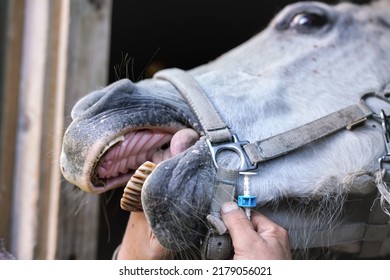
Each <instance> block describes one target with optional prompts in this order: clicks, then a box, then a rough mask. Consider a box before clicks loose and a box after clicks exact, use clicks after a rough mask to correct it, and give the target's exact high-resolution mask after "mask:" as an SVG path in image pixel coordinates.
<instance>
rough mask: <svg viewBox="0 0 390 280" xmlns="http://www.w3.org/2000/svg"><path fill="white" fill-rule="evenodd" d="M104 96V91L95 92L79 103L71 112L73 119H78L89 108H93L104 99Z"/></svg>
mask: <svg viewBox="0 0 390 280" xmlns="http://www.w3.org/2000/svg"><path fill="white" fill-rule="evenodd" d="M104 94H105V92H104V91H95V92H92V93H90V94H88V95H87V96H85V97H83V98H81V99H80V100H79V101H77V103H76V105H75V106H74V107H73V109H72V112H71V116H72V119H73V120H74V119H76V118H77V117H79V116H80V115H81V114H83V112H85V111H86V110H87V109H88V108H90V107H92V106H93V105H94V104H95V103H96V102H98V101H99V100H100V99H101V98H102V97H103V95H104Z"/></svg>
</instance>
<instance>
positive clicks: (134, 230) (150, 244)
mask: <svg viewBox="0 0 390 280" xmlns="http://www.w3.org/2000/svg"><path fill="white" fill-rule="evenodd" d="M173 256H174V252H173V251H169V250H168V249H166V248H164V247H163V246H162V245H161V244H160V242H158V240H157V239H156V237H155V236H154V235H153V233H152V230H151V229H150V226H149V224H148V222H147V220H146V217H145V214H144V213H143V212H131V214H130V218H129V221H128V223H127V227H126V231H125V235H124V236H123V240H122V244H121V247H120V249H119V252H118V255H117V259H118V260H162V259H172V258H173Z"/></svg>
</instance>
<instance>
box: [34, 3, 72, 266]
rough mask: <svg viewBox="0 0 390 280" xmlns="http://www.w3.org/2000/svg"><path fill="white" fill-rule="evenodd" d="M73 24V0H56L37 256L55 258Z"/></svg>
mask: <svg viewBox="0 0 390 280" xmlns="http://www.w3.org/2000/svg"><path fill="white" fill-rule="evenodd" d="M68 26H69V1H68V0H53V1H50V7H49V30H48V48H47V51H46V55H47V63H46V69H45V89H44V100H43V115H44V118H43V122H42V141H41V150H42V151H41V154H42V157H41V163H40V167H41V169H40V183H39V185H40V190H39V203H38V217H41V218H40V219H39V221H38V222H39V227H38V229H37V241H36V243H37V246H36V247H35V251H34V259H54V258H55V254H56V246H57V224H58V213H59V194H60V187H59V186H60V184H61V175H60V169H59V166H58V159H59V156H60V151H61V143H62V140H61V138H62V132H63V115H64V99H65V79H66V63H67V45H68Z"/></svg>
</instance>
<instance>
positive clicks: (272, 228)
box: [221, 202, 291, 260]
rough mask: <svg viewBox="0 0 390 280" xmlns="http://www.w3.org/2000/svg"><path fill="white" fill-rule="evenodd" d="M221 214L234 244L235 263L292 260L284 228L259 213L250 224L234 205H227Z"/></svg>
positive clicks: (255, 213) (253, 215) (254, 214)
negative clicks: (250, 260)
mask: <svg viewBox="0 0 390 280" xmlns="http://www.w3.org/2000/svg"><path fill="white" fill-rule="evenodd" d="M221 210H222V220H223V221H224V223H225V225H226V227H227V228H228V230H229V233H230V236H231V238H232V242H233V247H234V257H233V259H235V260H240V259H241V260H249V259H252V260H271V259H275V260H276V259H291V249H290V242H289V238H288V233H287V231H286V230H285V229H284V228H282V227H281V226H279V225H277V224H275V223H274V222H272V221H271V220H270V219H268V218H267V217H266V216H264V215H263V214H260V213H257V212H253V213H252V217H251V221H249V220H248V218H247V217H246V215H245V213H244V211H242V210H241V209H240V208H239V207H238V205H237V204H236V203H234V202H227V203H225V204H223V205H222V209H221Z"/></svg>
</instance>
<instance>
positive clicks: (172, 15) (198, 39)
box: [98, 0, 367, 259]
mask: <svg viewBox="0 0 390 280" xmlns="http://www.w3.org/2000/svg"><path fill="white" fill-rule="evenodd" d="M293 2H297V1H291V0H290V1H288V0H275V1H272V2H271V1H267V2H266V1H262V0H257V1H254V0H247V1H237V0H233V1H221V0H208V1H204V0H198V1H162V0H155V1H147V0H131V1H126V0H114V2H113V14H112V33H111V36H112V37H111V52H110V74H109V82H110V83H111V82H114V81H116V80H118V79H119V78H129V79H131V80H133V81H138V80H141V79H143V78H147V77H150V76H151V75H152V74H153V73H154V72H155V71H156V70H159V69H161V68H167V67H178V68H182V69H190V68H192V67H195V66H197V65H201V64H204V63H207V62H208V61H210V60H213V59H214V58H216V57H217V56H219V55H221V54H223V53H224V52H226V51H228V50H230V49H231V48H233V47H235V46H237V45H239V44H240V43H242V42H244V41H246V40H247V39H249V38H250V37H252V36H253V35H255V34H256V33H258V32H259V31H261V30H262V29H263V28H264V27H266V25H267V24H268V22H269V21H270V19H272V18H273V17H274V16H275V15H276V14H277V13H278V11H280V10H281V9H282V8H283V7H284V6H285V5H286V4H289V3H293ZM321 2H326V3H336V2H339V1H335V0H329V1H321ZM353 2H356V3H363V2H367V1H364V0H359V1H353ZM122 192H123V190H122V189H118V190H115V191H111V192H109V193H106V194H104V195H102V199H101V203H102V205H101V222H100V230H99V250H98V258H99V259H110V258H111V256H112V253H113V251H114V250H115V248H116V246H117V245H118V244H119V243H120V242H121V239H122V235H123V232H124V229H125V227H126V224H127V219H128V215H129V214H128V213H127V212H125V211H123V210H121V209H120V206H119V200H120V198H121V196H122Z"/></svg>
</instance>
